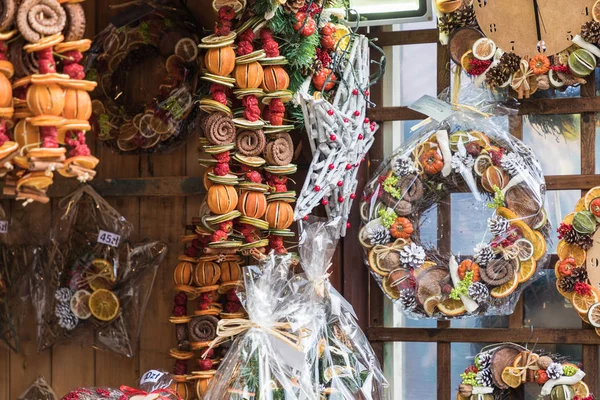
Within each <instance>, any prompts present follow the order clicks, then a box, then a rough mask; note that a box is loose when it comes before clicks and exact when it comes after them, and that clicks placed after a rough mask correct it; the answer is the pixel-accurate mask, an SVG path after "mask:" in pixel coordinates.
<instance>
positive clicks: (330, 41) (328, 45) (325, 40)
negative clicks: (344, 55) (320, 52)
mask: <svg viewBox="0 0 600 400" xmlns="http://www.w3.org/2000/svg"><path fill="white" fill-rule="evenodd" d="M321 47H322V48H324V49H325V50H333V48H334V47H335V38H334V37H333V36H321Z"/></svg>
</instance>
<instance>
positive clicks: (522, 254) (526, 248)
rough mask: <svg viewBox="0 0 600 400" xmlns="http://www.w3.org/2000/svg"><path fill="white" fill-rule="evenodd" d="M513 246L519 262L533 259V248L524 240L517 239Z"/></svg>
mask: <svg viewBox="0 0 600 400" xmlns="http://www.w3.org/2000/svg"><path fill="white" fill-rule="evenodd" d="M514 246H515V248H516V249H517V250H518V252H517V257H518V258H519V261H527V260H530V259H531V258H532V257H533V250H534V246H533V243H531V242H530V241H529V240H527V239H524V238H521V239H517V241H516V242H515V243H514Z"/></svg>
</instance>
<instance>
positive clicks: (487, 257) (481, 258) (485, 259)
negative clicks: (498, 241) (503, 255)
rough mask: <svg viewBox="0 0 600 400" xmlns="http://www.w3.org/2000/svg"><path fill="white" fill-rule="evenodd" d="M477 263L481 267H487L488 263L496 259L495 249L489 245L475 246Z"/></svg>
mask: <svg viewBox="0 0 600 400" xmlns="http://www.w3.org/2000/svg"><path fill="white" fill-rule="evenodd" d="M474 257H475V262H476V263H477V264H479V266H480V267H486V266H487V265H488V263H489V262H490V261H491V260H493V259H494V258H495V257H496V253H494V249H492V246H490V245H489V244H487V243H478V244H477V245H476V246H475V253H474Z"/></svg>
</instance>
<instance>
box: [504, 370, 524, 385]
mask: <svg viewBox="0 0 600 400" xmlns="http://www.w3.org/2000/svg"><path fill="white" fill-rule="evenodd" d="M502 382H504V383H506V384H507V385H508V386H509V387H511V388H513V389H516V388H518V387H519V386H521V371H520V370H519V369H518V368H515V367H506V368H504V371H502Z"/></svg>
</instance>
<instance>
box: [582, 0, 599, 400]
mask: <svg viewBox="0 0 600 400" xmlns="http://www.w3.org/2000/svg"><path fill="white" fill-rule="evenodd" d="M592 17H593V18H594V21H596V22H600V0H596V2H595V3H594V6H593V7H592ZM583 397H586V396H583Z"/></svg>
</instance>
